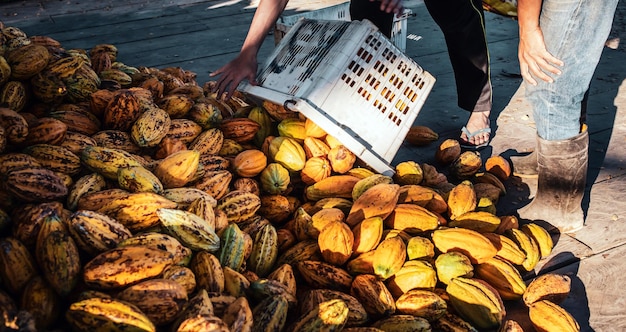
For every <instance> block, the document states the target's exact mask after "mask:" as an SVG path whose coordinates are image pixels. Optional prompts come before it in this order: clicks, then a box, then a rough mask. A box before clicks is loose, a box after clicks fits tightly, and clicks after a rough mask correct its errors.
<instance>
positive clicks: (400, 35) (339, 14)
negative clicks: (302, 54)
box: [274, 1, 413, 52]
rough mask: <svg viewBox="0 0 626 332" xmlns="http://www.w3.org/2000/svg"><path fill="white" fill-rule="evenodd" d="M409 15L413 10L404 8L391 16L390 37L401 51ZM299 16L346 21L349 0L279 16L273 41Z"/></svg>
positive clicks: (404, 44)
mask: <svg viewBox="0 0 626 332" xmlns="http://www.w3.org/2000/svg"><path fill="white" fill-rule="evenodd" d="M411 15H413V11H411V10H410V9H408V8H405V9H404V12H403V13H402V15H398V16H394V18H393V25H392V28H391V38H390V39H391V41H392V42H393V44H394V45H395V46H396V47H397V48H398V49H400V51H402V52H404V51H406V37H407V20H408V18H409V16H411ZM301 18H305V19H310V20H337V21H346V22H348V21H350V20H351V19H350V1H347V2H343V3H340V4H337V5H334V6H329V7H325V8H320V9H317V10H312V11H307V12H302V13H297V14H293V15H283V16H281V17H279V18H278V21H277V22H276V25H275V26H274V43H275V44H278V43H279V42H280V41H281V39H283V37H284V36H285V34H286V33H287V32H288V31H289V29H291V27H293V25H294V24H296V22H298V20H299V19H301Z"/></svg>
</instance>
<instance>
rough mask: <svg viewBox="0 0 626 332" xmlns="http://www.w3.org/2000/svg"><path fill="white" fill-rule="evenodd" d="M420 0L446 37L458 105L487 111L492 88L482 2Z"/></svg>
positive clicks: (468, 0)
mask: <svg viewBox="0 0 626 332" xmlns="http://www.w3.org/2000/svg"><path fill="white" fill-rule="evenodd" d="M424 3H425V4H426V8H427V9H428V12H429V13H430V15H431V17H432V18H433V20H434V21H435V22H436V23H437V25H439V27H440V28H441V31H442V32H443V35H444V37H445V39H446V45H447V46H448V54H449V56H450V62H451V63H452V69H453V70H454V77H455V80H456V89H457V95H458V104H459V107H461V108H462V109H465V110H467V111H470V112H473V111H474V112H484V111H490V110H491V104H492V101H491V93H492V91H491V79H490V69H489V52H488V50H487V40H486V37H485V25H484V22H485V15H484V13H483V10H482V1H481V0H446V1H442V0H424Z"/></svg>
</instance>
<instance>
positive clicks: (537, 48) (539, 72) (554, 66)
mask: <svg viewBox="0 0 626 332" xmlns="http://www.w3.org/2000/svg"><path fill="white" fill-rule="evenodd" d="M518 57H519V63H520V71H521V74H522V77H523V78H524V80H525V81H526V82H528V83H530V84H532V85H537V81H536V80H535V77H536V78H539V79H541V80H543V81H546V82H548V83H552V82H554V80H553V79H552V77H550V76H549V75H548V73H552V74H554V75H560V74H561V70H560V69H559V68H558V67H562V66H563V61H561V60H559V59H557V58H556V57H554V56H553V55H552V54H550V52H548V50H547V49H546V44H545V41H544V39H543V33H542V31H541V29H540V28H539V27H537V28H535V29H532V30H530V31H526V32H524V33H520V42H519V50H518Z"/></svg>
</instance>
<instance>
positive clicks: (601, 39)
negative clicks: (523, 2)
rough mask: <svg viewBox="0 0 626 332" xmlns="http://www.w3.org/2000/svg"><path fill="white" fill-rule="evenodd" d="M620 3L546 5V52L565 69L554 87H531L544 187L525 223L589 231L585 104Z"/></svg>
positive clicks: (525, 212) (524, 213)
mask: <svg viewBox="0 0 626 332" xmlns="http://www.w3.org/2000/svg"><path fill="white" fill-rule="evenodd" d="M617 2H618V0H603V1H587V0H544V1H543V7H542V11H541V19H540V26H541V29H542V32H543V35H544V39H545V43H546V47H547V50H548V51H549V52H550V53H551V54H552V55H554V56H555V57H557V58H559V59H561V60H563V62H564V66H563V68H562V69H561V71H562V73H561V75H556V76H553V78H554V82H553V83H547V82H544V81H542V80H538V84H537V86H532V85H530V84H526V86H527V88H526V94H527V97H528V100H529V101H530V103H531V105H532V107H533V115H534V120H535V123H536V125H537V136H538V137H537V161H538V168H537V173H538V179H537V182H538V186H537V193H536V195H535V197H534V198H533V200H532V202H531V203H530V204H529V205H527V206H525V207H524V208H522V209H520V210H519V211H518V213H519V216H520V218H523V219H529V220H537V219H541V220H545V221H548V222H549V223H550V224H552V225H553V226H555V227H557V228H558V229H559V230H560V231H561V232H565V233H568V232H575V231H576V230H578V229H580V228H582V227H583V224H584V214H583V210H582V207H581V202H582V199H583V195H584V190H585V184H586V175H587V166H588V158H589V151H588V150H589V135H588V131H587V130H586V129H585V126H581V112H583V111H584V107H583V106H584V105H582V104H581V103H582V101H583V98H584V95H585V92H586V91H587V89H588V88H589V83H590V81H591V77H592V76H593V73H594V71H595V68H596V66H597V64H598V61H599V60H600V55H601V54H602V50H603V49H604V43H605V41H606V38H607V36H608V34H609V32H610V29H611V25H612V22H613V15H614V13H615V8H616V6H617ZM581 127H582V128H581ZM514 168H515V165H514Z"/></svg>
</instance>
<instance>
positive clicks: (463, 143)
mask: <svg viewBox="0 0 626 332" xmlns="http://www.w3.org/2000/svg"><path fill="white" fill-rule="evenodd" d="M461 132H462V133H464V134H465V135H466V136H467V139H468V141H464V140H463V139H459V143H460V144H461V148H464V149H467V150H480V149H482V148H484V147H485V146H487V145H489V142H490V141H491V128H489V127H487V128H483V129H479V130H476V131H475V132H472V133H470V132H469V130H467V128H465V126H463V128H461ZM483 133H488V134H489V139H488V140H487V142H485V143H483V144H479V145H475V144H472V143H470V142H469V140H471V139H472V137H474V136H477V135H480V134H483Z"/></svg>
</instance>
